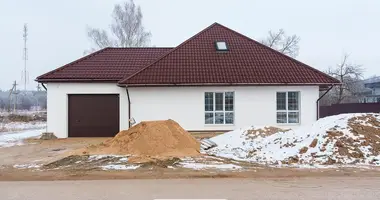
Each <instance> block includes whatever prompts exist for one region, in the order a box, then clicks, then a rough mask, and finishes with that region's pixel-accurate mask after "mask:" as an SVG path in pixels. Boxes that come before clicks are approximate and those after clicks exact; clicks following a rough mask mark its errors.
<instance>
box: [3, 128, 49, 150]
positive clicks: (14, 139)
mask: <svg viewBox="0 0 380 200" xmlns="http://www.w3.org/2000/svg"><path fill="white" fill-rule="evenodd" d="M43 131H44V130H29V131H22V132H17V133H10V132H6V133H1V134H0V148H1V147H12V146H20V145H24V142H23V140H25V139H27V138H32V137H38V136H40V135H41V133H42V132H43Z"/></svg>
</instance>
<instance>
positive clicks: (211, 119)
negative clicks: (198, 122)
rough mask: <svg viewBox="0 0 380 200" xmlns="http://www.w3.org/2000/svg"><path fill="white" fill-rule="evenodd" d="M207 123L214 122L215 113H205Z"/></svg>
mask: <svg viewBox="0 0 380 200" xmlns="http://www.w3.org/2000/svg"><path fill="white" fill-rule="evenodd" d="M205 124H214V113H205Z"/></svg>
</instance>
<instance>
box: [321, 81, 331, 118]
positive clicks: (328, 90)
mask: <svg viewBox="0 0 380 200" xmlns="http://www.w3.org/2000/svg"><path fill="white" fill-rule="evenodd" d="M333 87H334V85H332V86H331V87H330V88H329V89H327V91H326V92H325V93H323V94H322V96H320V97H319V98H318V99H317V120H318V119H319V101H320V100H321V99H322V98H323V97H324V96H325V95H326V94H327V93H328V92H330V90H331V89H332V88H333Z"/></svg>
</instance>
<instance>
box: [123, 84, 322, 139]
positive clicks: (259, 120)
mask: <svg viewBox="0 0 380 200" xmlns="http://www.w3.org/2000/svg"><path fill="white" fill-rule="evenodd" d="M220 91H224V92H226V91H233V92H235V109H234V111H235V119H234V121H235V124H234V125H205V124H204V93H205V92H220ZM279 91H299V92H300V100H301V101H300V106H301V109H300V124H302V125H304V124H310V123H312V122H314V121H315V120H316V118H317V116H316V115H317V114H316V112H317V108H316V101H317V99H318V97H319V89H318V86H241V87H240V86H239V87H137V88H129V93H130V99H131V117H133V118H134V119H135V120H136V122H140V121H143V120H163V119H173V120H175V121H177V122H178V123H180V124H181V125H182V126H183V127H184V128H185V129H187V130H193V131H194V130H232V129H235V128H240V127H245V126H250V125H276V126H284V127H289V126H285V125H278V124H277V123H276V92H279ZM294 126H297V125H292V126H291V127H294Z"/></svg>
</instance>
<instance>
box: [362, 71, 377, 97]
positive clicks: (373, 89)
mask: <svg viewBox="0 0 380 200" xmlns="http://www.w3.org/2000/svg"><path fill="white" fill-rule="evenodd" d="M363 82H364V87H365V88H366V89H367V90H365V91H363V98H361V102H362V103H380V76H377V77H373V78H369V79H366V80H364V81H363Z"/></svg>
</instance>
